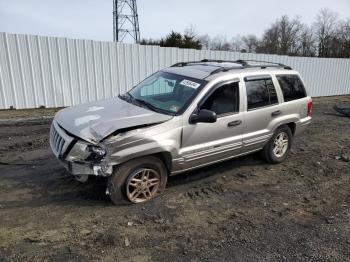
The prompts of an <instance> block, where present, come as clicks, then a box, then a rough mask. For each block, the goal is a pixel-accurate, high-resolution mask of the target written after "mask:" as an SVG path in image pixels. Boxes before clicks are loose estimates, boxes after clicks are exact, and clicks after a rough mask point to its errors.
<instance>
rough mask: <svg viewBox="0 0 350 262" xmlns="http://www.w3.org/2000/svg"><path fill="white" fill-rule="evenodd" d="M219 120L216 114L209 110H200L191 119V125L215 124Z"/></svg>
mask: <svg viewBox="0 0 350 262" xmlns="http://www.w3.org/2000/svg"><path fill="white" fill-rule="evenodd" d="M216 119H217V116H216V113H215V112H213V111H210V110H207V109H201V110H198V111H197V112H196V113H193V114H192V115H191V117H190V123H191V124H196V123H215V122H216Z"/></svg>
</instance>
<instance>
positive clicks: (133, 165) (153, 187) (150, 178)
mask: <svg viewBox="0 0 350 262" xmlns="http://www.w3.org/2000/svg"><path fill="white" fill-rule="evenodd" d="M166 183H167V169H166V167H165V165H164V163H163V162H162V161H161V160H160V159H159V158H157V157H154V156H148V157H142V158H136V159H132V160H130V161H128V162H126V163H124V164H122V165H120V166H119V167H117V168H116V169H115V170H114V172H113V174H112V176H110V177H109V179H108V183H107V188H108V192H109V195H110V198H111V200H112V202H113V203H114V204H115V205H120V204H140V203H144V202H147V201H149V200H151V199H153V198H155V197H156V196H157V195H159V193H160V192H162V191H163V190H164V189H165V186H166Z"/></svg>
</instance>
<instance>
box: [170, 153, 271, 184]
mask: <svg viewBox="0 0 350 262" xmlns="http://www.w3.org/2000/svg"><path fill="white" fill-rule="evenodd" d="M262 164H266V163H265V162H264V161H263V160H261V158H260V155H259V154H258V153H255V154H251V155H247V156H243V157H239V158H234V159H230V160H226V161H222V162H219V163H216V164H213V165H209V166H205V167H201V168H198V169H195V170H192V171H188V172H185V173H181V174H178V175H174V176H171V177H169V179H168V187H176V186H179V185H182V184H186V183H191V182H196V181H200V180H203V179H206V178H209V177H213V176H215V175H218V174H222V173H226V172H229V171H232V173H233V174H234V173H235V171H236V170H237V169H238V168H240V167H244V166H257V165H262Z"/></svg>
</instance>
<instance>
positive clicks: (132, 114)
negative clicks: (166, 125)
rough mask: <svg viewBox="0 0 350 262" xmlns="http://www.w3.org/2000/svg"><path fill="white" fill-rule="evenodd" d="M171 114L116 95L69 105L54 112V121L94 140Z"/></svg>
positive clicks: (73, 132) (153, 122)
mask: <svg viewBox="0 0 350 262" xmlns="http://www.w3.org/2000/svg"><path fill="white" fill-rule="evenodd" d="M171 118H172V116H169V115H165V114H159V113H156V112H153V111H151V110H148V109H145V108H142V107H139V106H135V105H133V104H130V103H128V102H126V101H124V100H122V99H120V98H112V99H108V100H103V101H97V102H92V103H87V104H82V105H79V106H73V107H69V108H66V109H63V110H61V111H59V112H58V113H57V114H56V116H55V120H56V121H57V123H58V124H59V125H60V126H61V127H63V128H64V129H65V130H67V131H68V132H69V133H71V134H73V135H75V136H78V137H80V138H82V139H84V140H86V141H88V142H91V143H94V144H95V143H98V142H99V141H101V140H102V139H103V138H105V137H106V136H108V135H110V134H112V133H113V132H115V131H117V130H120V129H124V128H129V127H133V126H140V125H148V124H156V123H161V122H165V121H167V120H170V119H171Z"/></svg>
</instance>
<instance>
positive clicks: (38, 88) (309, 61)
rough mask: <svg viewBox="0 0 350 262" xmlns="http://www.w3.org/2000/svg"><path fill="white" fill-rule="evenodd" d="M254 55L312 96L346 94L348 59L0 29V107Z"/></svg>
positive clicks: (101, 90)
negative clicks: (296, 79) (297, 76)
mask: <svg viewBox="0 0 350 262" xmlns="http://www.w3.org/2000/svg"><path fill="white" fill-rule="evenodd" d="M204 58H208V59H225V60H237V59H255V60H265V61H271V62H279V63H283V64H286V65H289V66H291V67H293V69H296V70H298V71H299V72H300V73H301V74H302V76H303V78H304V80H305V82H306V84H307V88H308V90H309V92H310V93H311V95H312V96H331V95H342V94H350V59H329V58H327V59H326V58H306V57H289V56H278V55H264V54H246V53H238V52H224V51H209V50H193V49H179V48H163V47H158V46H140V45H134V44H120V43H114V42H98V41H91V40H74V39H67V38H56V37H42V36H31V35H15V34H6V33H0V109H7V108H10V107H11V106H12V107H14V108H18V109H20V108H36V107H40V106H45V107H63V106H71V105H77V104H81V103H84V102H88V101H94V100H98V99H103V98H108V97H112V96H117V95H118V94H120V93H123V92H125V91H126V90H128V89H130V88H131V87H132V86H134V85H136V84H137V83H138V82H140V81H141V80H142V79H144V78H145V77H147V76H149V75H150V74H152V73H153V72H155V71H157V70H159V69H162V68H164V67H167V66H170V65H172V64H174V63H176V62H180V61H191V60H200V59H204Z"/></svg>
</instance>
